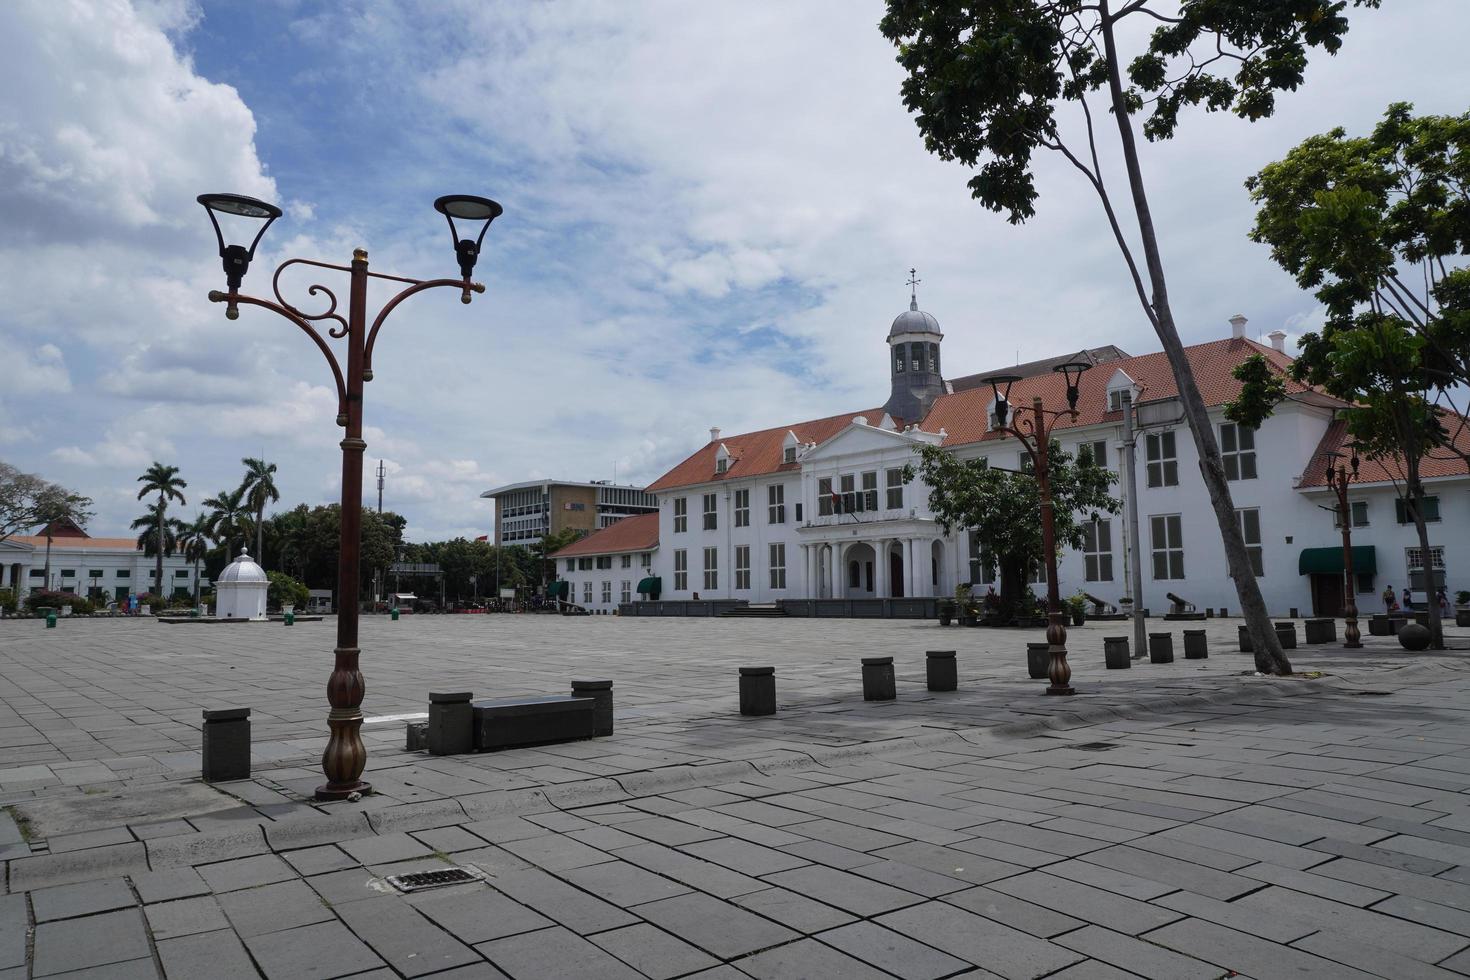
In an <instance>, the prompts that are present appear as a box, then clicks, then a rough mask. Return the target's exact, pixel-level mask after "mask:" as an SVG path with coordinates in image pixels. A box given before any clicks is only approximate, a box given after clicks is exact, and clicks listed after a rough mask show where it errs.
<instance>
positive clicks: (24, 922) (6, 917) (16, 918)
mask: <svg viewBox="0 0 1470 980" xmlns="http://www.w3.org/2000/svg"><path fill="white" fill-rule="evenodd" d="M29 928H30V919H29V916H28V914H27V912H26V897H25V896H24V895H0V970H8V969H9V968H11V967H18V968H20V971H21V973H22V975H23V974H24V973H25V963H26V941H27V939H28V936H27V930H28V929H29Z"/></svg>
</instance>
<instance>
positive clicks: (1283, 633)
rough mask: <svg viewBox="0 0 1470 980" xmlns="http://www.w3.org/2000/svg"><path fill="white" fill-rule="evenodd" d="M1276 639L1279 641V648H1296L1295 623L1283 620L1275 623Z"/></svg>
mask: <svg viewBox="0 0 1470 980" xmlns="http://www.w3.org/2000/svg"><path fill="white" fill-rule="evenodd" d="M1276 639H1277V640H1279V641H1281V649H1283V650H1295V649H1296V623H1291V622H1285V623H1277V624H1276Z"/></svg>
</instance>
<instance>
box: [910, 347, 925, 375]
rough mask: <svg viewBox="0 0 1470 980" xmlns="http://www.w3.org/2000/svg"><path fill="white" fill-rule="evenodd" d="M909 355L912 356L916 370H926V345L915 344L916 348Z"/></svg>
mask: <svg viewBox="0 0 1470 980" xmlns="http://www.w3.org/2000/svg"><path fill="white" fill-rule="evenodd" d="M909 357H910V360H911V361H912V362H913V370H914V371H916V372H918V371H922V370H924V345H923V344H918V343H916V344H914V349H913V350H912V351H911V352H910V355H909Z"/></svg>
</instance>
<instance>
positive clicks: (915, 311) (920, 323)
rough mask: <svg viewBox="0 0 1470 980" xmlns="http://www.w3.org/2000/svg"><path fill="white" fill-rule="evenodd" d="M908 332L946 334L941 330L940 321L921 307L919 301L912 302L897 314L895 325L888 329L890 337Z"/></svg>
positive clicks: (939, 335) (941, 335) (940, 335)
mask: <svg viewBox="0 0 1470 980" xmlns="http://www.w3.org/2000/svg"><path fill="white" fill-rule="evenodd" d="M906 333H932V334H934V335H935V336H938V337H943V336H944V334H943V333H941V332H940V330H939V321H938V320H936V319H934V317H933V316H932V315H930V314H928V313H925V312H924V311H923V310H921V309H919V304H918V302H917V301H914V302H910V303H909V308H908V309H906V310H904V311H903V312H902V313H900V314H899V315H898V316H896V317H895V318H894V320H893V326H892V327H890V328H889V329H888V336H889V337H890V338H892V337H897V336H899V335H901V334H906Z"/></svg>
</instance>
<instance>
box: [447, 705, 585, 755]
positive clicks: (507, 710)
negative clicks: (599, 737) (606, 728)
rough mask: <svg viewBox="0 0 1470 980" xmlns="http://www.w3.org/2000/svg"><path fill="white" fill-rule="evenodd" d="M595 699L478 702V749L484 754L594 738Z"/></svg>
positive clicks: (476, 719) (476, 741) (476, 726)
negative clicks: (519, 747) (498, 750)
mask: <svg viewBox="0 0 1470 980" xmlns="http://www.w3.org/2000/svg"><path fill="white" fill-rule="evenodd" d="M595 704H596V702H595V701H594V700H593V699H592V698H573V697H567V696H565V695H551V696H547V697H530V698H495V699H493V700H490V701H476V702H474V708H475V748H476V749H478V750H480V751H482V752H486V751H489V752H493V751H495V750H497V749H509V748H515V747H516V746H520V745H546V744H549V743H551V742H571V741H575V740H577V739H584V738H591V737H592V735H593V731H594V728H595V719H594V716H593V708H594V706H595Z"/></svg>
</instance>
